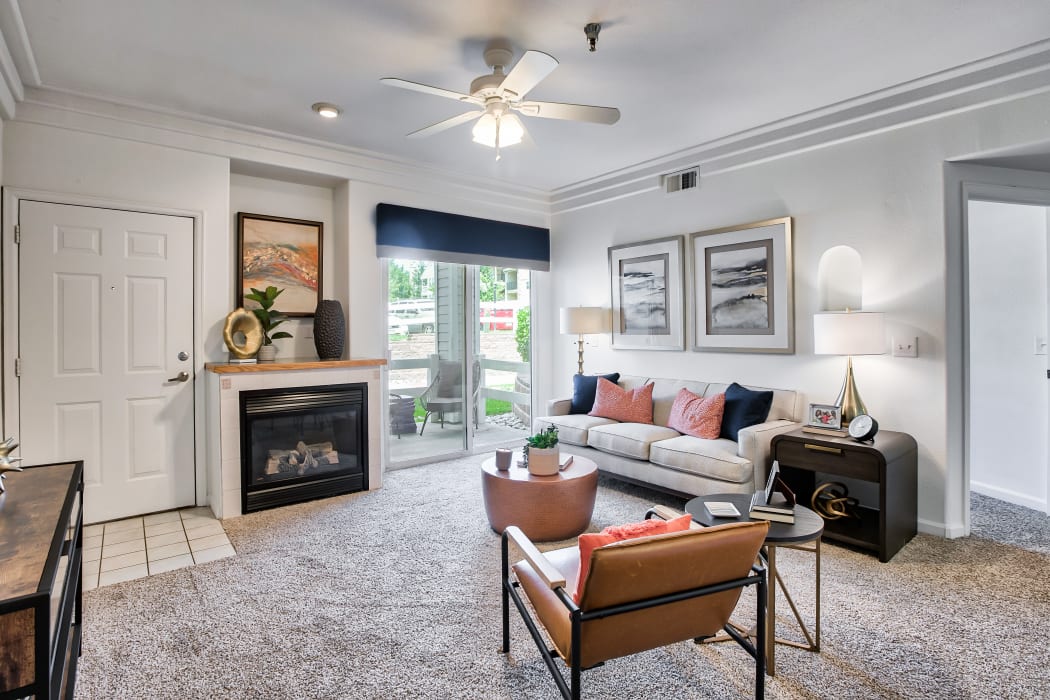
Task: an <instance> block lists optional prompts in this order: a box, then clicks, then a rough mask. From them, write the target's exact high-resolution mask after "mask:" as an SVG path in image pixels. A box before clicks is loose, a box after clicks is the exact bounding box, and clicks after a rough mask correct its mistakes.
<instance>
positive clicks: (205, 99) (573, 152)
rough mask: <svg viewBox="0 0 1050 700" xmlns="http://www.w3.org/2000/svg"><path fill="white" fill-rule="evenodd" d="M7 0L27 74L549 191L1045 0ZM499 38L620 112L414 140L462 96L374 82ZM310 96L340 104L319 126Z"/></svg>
mask: <svg viewBox="0 0 1050 700" xmlns="http://www.w3.org/2000/svg"><path fill="white" fill-rule="evenodd" d="M8 2H9V3H10V5H8V6H5V7H2V8H0V30H2V31H3V35H4V39H5V41H6V43H7V45H8V47H9V48H10V50H11V53H12V55H13V57H14V61H15V64H16V66H17V68H18V72H19V75H20V76H21V78H22V81H23V83H24V84H25V85H26V86H41V87H44V88H47V89H53V90H59V91H69V92H74V93H78V94H83V95H89V96H92V97H98V98H103V99H107V100H114V101H118V102H124V103H131V104H135V105H139V106H146V107H149V108H153V109H158V110H161V111H165V112H175V113H181V114H188V115H194V116H198V117H202V118H204V119H206V120H220V121H226V122H234V123H237V124H240V125H245V126H249V127H252V128H258V129H264V130H269V131H273V132H280V133H283V134H287V135H292V136H296V137H303V138H308V139H316V140H320V141H324V142H329V143H334V144H340V145H342V146H346V147H350V148H354V149H361V150H364V151H369V152H374V153H380V154H384V155H388V156H393V157H396V158H397V159H399V160H408V161H411V162H416V163H421V164H426V165H430V166H433V167H437V168H439V169H442V170H447V171H450V172H456V173H468V174H474V175H483V176H486V177H490V178H495V179H499V180H505V181H507V182H509V183H516V184H518V185H524V186H529V187H535V188H540V189H542V190H555V189H557V188H561V187H565V186H568V185H571V184H573V183H577V182H581V181H584V180H587V179H590V178H593V177H597V176H600V175H603V174H605V173H609V172H613V171H617V170H619V169H621V168H625V167H630V166H632V165H636V164H638V163H642V162H645V161H649V160H652V159H656V158H660V157H663V156H667V155H669V154H672V153H675V152H677V151H680V150H682V149H685V148H689V147H692V146H696V145H699V144H703V143H707V142H710V141H713V140H715V139H719V138H722V137H725V136H728V135H730V134H734V133H738V132H741V131H744V130H747V129H750V128H753V127H757V126H760V125H764V124H768V123H771V122H775V121H778V120H781V119H784V118H787V117H790V116H792V115H797V114H801V113H804V112H808V111H811V110H815V109H819V108H822V107H825V106H828V105H832V104H834V103H838V102H841V101H843V100H848V99H851V98H855V97H858V96H862V95H866V94H869V93H872V92H875V91H879V90H883V89H886V88H890V87H892V86H894V85H898V84H900V83H903V82H906V81H910V80H914V79H916V78H920V77H922V76H927V75H930V74H933V73H937V72H940V71H944V70H946V69H950V68H953V67H955V66H959V65H962V64H966V63H969V62H971V61H975V60H980V59H985V58H988V57H990V56H993V55H996V54H999V53H1002V52H1005V51H1009V50H1012V49H1015V48H1018V47H1021V46H1025V45H1028V44H1031V43H1034V42H1039V41H1043V40H1046V39H1048V38H1050V12H1048V8H1047V4H1046V2H1045V0H919V1H916V0H792V1H790V2H788V1H785V0H573V1H571V2H566V1H564V0H517V1H514V0H441V1H439V2H427V1H425V0H294V1H293V0H92V1H91V2H82V1H77V0H8ZM19 14H20V17H21V23H22V24H23V26H24V33H23V32H22V31H20V27H19ZM595 21H596V22H601V23H602V24H603V29H602V32H601V37H600V39H599V41H598V50H597V52H595V53H589V52H588V51H587V46H586V41H585V38H584V33H583V26H584V25H585V24H586V23H588V22H595ZM20 37H21V38H20ZM493 38H505V39H508V40H509V41H510V42H511V43H512V45H513V46H514V47H515V48H516V56H518V55H520V53H521V51H523V50H525V49H537V50H540V51H544V52H546V53H549V54H551V55H553V56H554V57H555V58H557V59H558V60H559V61H560V64H561V65H560V66H559V67H558V68H557V69H556V70H555V71H554V73H552V74H551V75H550V76H549V77H548V78H547V79H546V80H544V81H543V82H542V83H540V85H539V86H538V87H536V88H535V89H534V90H533V91H532V92H531V93H530V94H529V97H530V98H532V99H536V100H545V101H556V102H577V103H583V104H597V105H607V106H613V107H619V109H620V111H621V114H622V117H621V119H620V121H619V123H617V124H615V125H613V126H598V125H592V124H578V123H572V122H563V121H555V120H545V119H538V118H525V119H524V121H525V124H526V127H527V128H528V130H529V132H530V133H531V135H532V138H533V140H534V141H535V147H532V148H528V147H525V148H523V147H514V148H512V149H508V150H506V151H505V152H504V157H503V159H502V160H501V161H499V162H496V161H495V159H494V153H493V151H492V150H491V149H488V148H485V147H483V146H480V145H477V144H474V143H472V142H471V137H470V126H469V125H464V126H458V127H455V128H453V129H451V130H448V131H445V132H443V133H440V134H438V135H435V136H433V137H430V138H428V139H420V140H416V139H411V140H410V139H406V138H405V134H407V133H409V132H411V131H414V130H416V129H419V128H421V127H423V126H426V125H429V124H432V123H434V122H437V121H440V120H442V119H445V118H448V117H451V116H453V115H456V114H459V113H461V112H463V111H464V109H463V106H462V105H460V104H458V103H456V102H455V101H453V100H448V99H443V98H440V97H435V96H430V95H425V94H418V93H412V92H408V91H404V90H398V89H396V88H392V87H389V86H385V85H381V84H380V83H379V79H380V78H382V77H387V76H392V77H400V78H404V79H407V80H411V81H415V82H422V83H427V84H431V85H436V86H440V87H444V88H448V89H451V90H455V91H459V92H467V91H468V86H469V83H470V81H471V80H472V79H473V78H475V77H477V76H479V75H482V74H485V73H488V72H489V69H488V68H487V67H486V66H485V64H484V61H483V60H482V50H483V48H484V45H485V44H486V42H487V41H488V40H490V39H493ZM25 39H27V40H28V48H27V44H26V42H25V41H24V40H25ZM318 101H328V102H333V103H335V104H338V105H340V106H341V107H342V108H343V109H344V114H343V116H342V117H341V118H340V119H337V120H334V121H333V120H322V119H321V118H319V117H317V116H316V115H315V114H313V113H312V112H311V111H310V105H311V104H312V103H314V102H318ZM16 116H17V113H16Z"/></svg>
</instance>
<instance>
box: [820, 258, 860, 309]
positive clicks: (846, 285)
mask: <svg viewBox="0 0 1050 700" xmlns="http://www.w3.org/2000/svg"><path fill="white" fill-rule="evenodd" d="M863 268H864V264H863V262H862V261H861V258H860V253H858V252H857V251H856V250H854V249H853V248H851V247H849V246H848V245H838V246H835V247H834V248H828V249H827V250H826V251H824V254H823V255H821V256H820V264H819V265H818V267H817V290H818V293H819V294H820V310H821V311H845V310H846V309H850V310H858V309H861V308H863V305H862V302H863V276H864V275H863V272H864V270H863Z"/></svg>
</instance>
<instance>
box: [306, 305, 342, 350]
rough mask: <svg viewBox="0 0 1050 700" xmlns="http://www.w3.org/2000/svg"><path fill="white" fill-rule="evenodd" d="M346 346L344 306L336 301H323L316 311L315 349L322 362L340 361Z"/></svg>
mask: <svg viewBox="0 0 1050 700" xmlns="http://www.w3.org/2000/svg"><path fill="white" fill-rule="evenodd" d="M345 344H346V319H345V318H343V305H342V304H340V303H339V302H338V301H336V300H335V299H322V300H321V301H320V302H318V304H317V309H316V310H315V311H314V347H315V348H317V356H318V357H320V358H321V359H322V360H338V359H340V358H341V357H342V356H343V347H344V345H345Z"/></svg>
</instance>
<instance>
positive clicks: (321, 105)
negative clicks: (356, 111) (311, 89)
mask: <svg viewBox="0 0 1050 700" xmlns="http://www.w3.org/2000/svg"><path fill="white" fill-rule="evenodd" d="M310 109H312V110H313V111H315V112H317V113H318V114H320V115H321V116H322V117H324V118H325V119H335V118H336V117H338V116H339V115H340V114H342V113H343V110H341V109H339V107H337V106H336V105H334V104H332V103H331V102H314V103H313V104H312V105H310Z"/></svg>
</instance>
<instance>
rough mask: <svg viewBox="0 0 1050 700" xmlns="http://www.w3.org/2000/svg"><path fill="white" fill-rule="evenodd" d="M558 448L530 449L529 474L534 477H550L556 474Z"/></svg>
mask: <svg viewBox="0 0 1050 700" xmlns="http://www.w3.org/2000/svg"><path fill="white" fill-rule="evenodd" d="M558 456H559V455H558V446H557V445H555V446H554V447H545V448H539V447H530V448H529V473H530V474H535V475H536V476H552V475H554V474H557V473H558V467H559V466H560V465H559V464H558Z"/></svg>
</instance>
